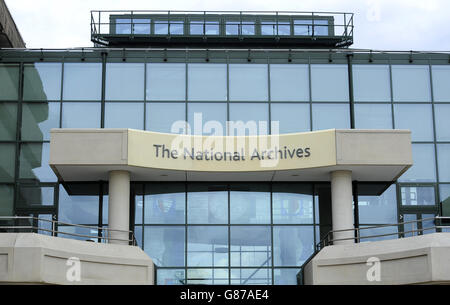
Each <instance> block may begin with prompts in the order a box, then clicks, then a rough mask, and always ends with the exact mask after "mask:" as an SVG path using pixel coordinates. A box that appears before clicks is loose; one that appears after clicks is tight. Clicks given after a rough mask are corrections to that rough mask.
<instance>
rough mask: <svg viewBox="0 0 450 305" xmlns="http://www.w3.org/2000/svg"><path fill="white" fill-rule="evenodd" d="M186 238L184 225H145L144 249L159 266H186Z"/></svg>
mask: <svg viewBox="0 0 450 305" xmlns="http://www.w3.org/2000/svg"><path fill="white" fill-rule="evenodd" d="M184 238H185V230H184V226H183V227H177V226H171V227H166V226H156V227H151V226H149V227H144V251H145V252H146V253H147V254H148V255H149V256H150V257H151V259H153V263H154V264H156V265H157V266H158V267H178V266H184V255H185V252H184V251H185V239H184Z"/></svg>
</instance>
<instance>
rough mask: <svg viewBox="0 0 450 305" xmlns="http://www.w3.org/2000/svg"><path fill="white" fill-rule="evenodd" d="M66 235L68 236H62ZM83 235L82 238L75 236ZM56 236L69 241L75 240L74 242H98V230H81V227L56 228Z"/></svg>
mask: <svg viewBox="0 0 450 305" xmlns="http://www.w3.org/2000/svg"><path fill="white" fill-rule="evenodd" d="M63 232H65V233H68V234H64V233H63ZM72 234H77V235H84V236H77V235H72ZM58 236H59V237H62V238H70V239H76V240H83V241H93V242H96V241H97V240H98V238H97V236H98V230H97V229H95V228H81V227H70V226H58Z"/></svg>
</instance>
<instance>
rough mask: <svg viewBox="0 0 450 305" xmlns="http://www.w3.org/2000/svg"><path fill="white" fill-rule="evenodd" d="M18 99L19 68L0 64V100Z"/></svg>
mask: <svg viewBox="0 0 450 305" xmlns="http://www.w3.org/2000/svg"><path fill="white" fill-rule="evenodd" d="M18 98H19V66H18V65H4V64H0V100H1V101H5V100H12V101H13V100H17V99H18Z"/></svg>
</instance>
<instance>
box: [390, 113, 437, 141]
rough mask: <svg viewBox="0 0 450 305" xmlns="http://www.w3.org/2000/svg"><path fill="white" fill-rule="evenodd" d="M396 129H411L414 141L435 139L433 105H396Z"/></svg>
mask: <svg viewBox="0 0 450 305" xmlns="http://www.w3.org/2000/svg"><path fill="white" fill-rule="evenodd" d="M394 114H395V116H394V118H395V128H396V129H409V130H411V138H412V140H413V141H433V117H432V111H431V105H426V104H418V105H413V104H409V105H407V104H403V105H401V104H396V105H394Z"/></svg>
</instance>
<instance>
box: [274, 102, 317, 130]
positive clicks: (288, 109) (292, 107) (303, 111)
mask: <svg viewBox="0 0 450 305" xmlns="http://www.w3.org/2000/svg"><path fill="white" fill-rule="evenodd" d="M270 107H271V111H270V114H271V124H272V134H275V133H276V130H275V129H274V125H273V124H274V122H277V121H278V122H279V123H278V124H279V131H280V133H292V132H303V131H309V130H310V128H311V127H310V112H309V104H271V105H270Z"/></svg>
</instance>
